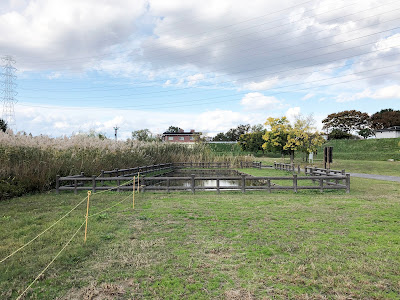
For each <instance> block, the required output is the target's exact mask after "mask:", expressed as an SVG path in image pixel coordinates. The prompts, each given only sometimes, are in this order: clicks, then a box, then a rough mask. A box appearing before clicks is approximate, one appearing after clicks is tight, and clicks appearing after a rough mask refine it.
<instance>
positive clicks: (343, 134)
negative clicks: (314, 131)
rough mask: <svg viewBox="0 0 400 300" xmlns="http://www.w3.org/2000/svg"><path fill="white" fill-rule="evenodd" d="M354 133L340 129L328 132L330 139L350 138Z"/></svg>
mask: <svg viewBox="0 0 400 300" xmlns="http://www.w3.org/2000/svg"><path fill="white" fill-rule="evenodd" d="M351 137H352V135H351V134H350V133H348V132H344V131H342V130H340V129H333V130H332V131H331V132H329V134H328V140H345V139H347V140H348V139H350V138H351Z"/></svg>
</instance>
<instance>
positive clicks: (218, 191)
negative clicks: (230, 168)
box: [217, 178, 220, 194]
mask: <svg viewBox="0 0 400 300" xmlns="http://www.w3.org/2000/svg"><path fill="white" fill-rule="evenodd" d="M217 193H218V194H219V193H220V190H219V178H217Z"/></svg>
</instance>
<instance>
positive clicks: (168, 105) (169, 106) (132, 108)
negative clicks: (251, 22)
mask: <svg viewBox="0 0 400 300" xmlns="http://www.w3.org/2000/svg"><path fill="white" fill-rule="evenodd" d="M370 71H371V70H370ZM399 72H400V71H394V72H388V73H384V74H378V75H373V76H368V77H362V78H356V79H352V80H345V81H341V82H336V83H330V84H324V85H317V86H313V87H306V88H301V89H297V90H292V91H284V92H279V93H273V94H269V95H268V96H272V95H277V94H284V93H297V92H303V91H307V90H310V89H315V88H321V87H333V86H336V85H339V84H346V83H350V82H355V81H360V80H365V79H370V78H375V77H381V76H386V75H391V74H397V73H399ZM350 75H352V74H350ZM346 76H349V75H346ZM247 93H248V92H243V93H235V94H230V95H223V96H217V97H208V98H202V99H195V100H190V101H176V102H170V103H169V104H166V105H164V106H162V105H160V104H154V105H131V106H119V107H68V108H65V107H63V109H70V110H82V109H88V110H103V109H124V110H126V109H130V110H135V108H142V107H149V108H154V107H157V108H176V107H187V106H198V105H204V104H215V103H224V102H231V101H232V99H229V100H223V101H215V99H220V98H228V97H230V98H232V97H237V96H242V95H245V94H247ZM204 100H213V101H209V102H203V101H204ZM200 101H201V103H197V104H196V102H200ZM188 102H190V103H195V104H185V103H188ZM180 103H183V104H180ZM170 104H179V105H175V106H173V105H170ZM20 105H21V106H26V107H38V108H47V109H54V108H58V107H57V106H39V105H25V104H20Z"/></svg>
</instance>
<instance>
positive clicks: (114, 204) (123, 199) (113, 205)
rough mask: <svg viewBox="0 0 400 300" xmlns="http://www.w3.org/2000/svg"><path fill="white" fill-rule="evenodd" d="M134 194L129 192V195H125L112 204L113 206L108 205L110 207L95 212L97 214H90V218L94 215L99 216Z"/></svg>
mask: <svg viewBox="0 0 400 300" xmlns="http://www.w3.org/2000/svg"><path fill="white" fill-rule="evenodd" d="M132 194H133V193H132ZM132 194H129V196H127V197H125V198H124V199H122V200H121V201H119V202H117V203H115V204H114V205H112V206H110V207H108V208H106V209H103V210H102V211H99V212H97V213H95V214H92V215H89V218H91V217H94V216H97V215H99V214H101V213H103V212H105V211H108V210H110V209H111V208H113V207H115V206H117V205H118V204H120V203H122V202H124V201H126V199H128V198H131V197H132Z"/></svg>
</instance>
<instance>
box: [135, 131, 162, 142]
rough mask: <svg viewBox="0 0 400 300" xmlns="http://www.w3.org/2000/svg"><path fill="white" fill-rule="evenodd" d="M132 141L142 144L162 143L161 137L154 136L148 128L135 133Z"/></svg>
mask: <svg viewBox="0 0 400 300" xmlns="http://www.w3.org/2000/svg"><path fill="white" fill-rule="evenodd" d="M132 139H133V140H137V141H141V142H155V141H161V137H160V136H159V135H154V134H152V133H151V131H150V130H149V129H147V128H145V129H139V130H135V131H133V132H132Z"/></svg>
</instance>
